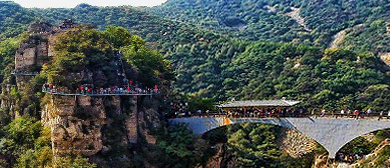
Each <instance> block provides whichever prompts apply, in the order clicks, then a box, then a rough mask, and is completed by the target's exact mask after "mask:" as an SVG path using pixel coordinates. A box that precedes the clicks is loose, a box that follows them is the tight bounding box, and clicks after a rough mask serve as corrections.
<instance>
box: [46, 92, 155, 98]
mask: <svg viewBox="0 0 390 168" xmlns="http://www.w3.org/2000/svg"><path fill="white" fill-rule="evenodd" d="M42 92H43V93H47V94H51V95H60V96H94V97H96V96H152V95H153V94H152V93H107V94H96V93H87V94H81V93H74V94H72V93H61V92H47V91H42Z"/></svg>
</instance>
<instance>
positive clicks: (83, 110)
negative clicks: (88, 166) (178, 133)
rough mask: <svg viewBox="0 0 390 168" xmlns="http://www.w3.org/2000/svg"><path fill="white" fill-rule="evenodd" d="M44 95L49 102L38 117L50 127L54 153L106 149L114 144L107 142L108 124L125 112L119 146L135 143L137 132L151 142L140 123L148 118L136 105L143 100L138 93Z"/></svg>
mask: <svg viewBox="0 0 390 168" xmlns="http://www.w3.org/2000/svg"><path fill="white" fill-rule="evenodd" d="M46 99H47V100H48V102H47V103H46V104H45V105H44V107H43V111H42V114H41V117H42V119H41V121H42V123H43V124H44V125H45V126H47V127H50V128H51V132H52V148H53V152H54V155H55V156H61V155H69V154H81V155H84V156H93V155H95V154H97V153H98V152H100V151H102V152H103V153H107V152H109V151H110V150H111V148H112V145H113V144H110V142H111V139H110V136H111V135H112V132H110V130H109V129H106V128H107V127H111V126H112V125H111V124H113V123H114V122H116V121H115V119H117V117H118V116H122V117H123V116H124V119H123V120H121V122H123V123H122V124H121V125H122V127H121V128H116V129H117V131H120V134H118V135H123V137H117V138H119V139H121V144H120V145H121V146H126V145H128V144H130V143H137V142H138V141H139V138H140V135H142V136H144V137H145V138H146V139H147V140H148V139H149V141H150V142H151V143H153V138H152V137H150V136H149V135H147V133H146V132H147V131H146V130H147V128H146V127H145V128H141V126H140V125H145V124H146V122H145V121H146V120H148V119H146V120H145V118H144V117H145V112H144V110H143V108H142V106H139V105H140V103H142V102H140V101H142V98H140V97H137V96H131V97H127V98H126V97H119V96H113V97H111V96H110V97H90V96H54V95H50V96H47V97H46ZM152 111H153V110H152ZM108 113H109V114H108ZM151 114H153V113H151ZM108 116H111V117H108ZM147 116H148V115H147ZM148 118H150V116H149V117H148ZM157 123H158V122H157ZM155 126H157V125H155ZM147 137H149V138H147ZM116 145H117V144H116Z"/></svg>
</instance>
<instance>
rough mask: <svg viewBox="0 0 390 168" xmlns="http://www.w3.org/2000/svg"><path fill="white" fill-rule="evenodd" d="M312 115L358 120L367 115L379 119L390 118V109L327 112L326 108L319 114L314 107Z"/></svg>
mask: <svg viewBox="0 0 390 168" xmlns="http://www.w3.org/2000/svg"><path fill="white" fill-rule="evenodd" d="M311 116H320V117H324V116H334V117H336V118H337V117H347V118H354V119H356V120H358V119H363V118H366V117H378V121H379V120H381V119H382V118H387V119H389V118H390V110H389V111H388V112H385V111H380V112H374V110H372V109H371V108H369V109H367V110H365V111H359V110H354V111H352V110H340V111H339V112H334V111H330V112H327V111H326V110H324V109H323V110H321V112H320V114H319V115H318V114H317V113H316V110H315V109H313V110H312V112H311Z"/></svg>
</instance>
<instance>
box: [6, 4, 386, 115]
mask: <svg viewBox="0 0 390 168" xmlns="http://www.w3.org/2000/svg"><path fill="white" fill-rule="evenodd" d="M291 7H292V8H291ZM388 8H389V4H388V3H386V2H385V1H379V0H378V1H343V0H342V1H313V2H305V1H300V0H293V1H283V2H280V1H273V0H255V1H249V0H248V1H227V0H224V1H211V0H202V1H192V0H190V1H181V0H170V1H168V2H166V3H165V4H163V5H162V6H158V7H154V8H134V7H130V6H121V7H104V8H102V7H94V6H90V5H87V4H80V5H78V6H77V7H75V8H72V9H56V8H52V9H25V8H22V7H20V6H19V5H17V4H14V3H9V2H7V3H4V2H2V7H1V9H2V10H3V11H6V13H7V14H6V16H8V18H9V16H17V14H20V13H21V12H24V13H23V16H24V17H25V19H23V22H19V21H18V20H16V19H19V17H15V19H8V20H5V21H3V22H2V24H3V25H9V27H10V28H11V27H13V28H17V29H20V31H21V30H23V29H25V28H26V24H27V23H28V22H30V20H34V19H37V18H43V19H46V20H48V21H50V22H52V23H54V24H58V23H59V22H60V21H61V20H62V19H65V18H72V19H74V20H75V21H76V22H77V23H79V24H91V25H94V26H97V27H98V29H104V28H105V26H107V25H116V26H123V27H125V28H127V29H129V30H130V31H131V32H132V33H134V34H137V35H140V36H141V37H143V38H145V40H146V41H147V45H148V46H149V47H152V48H156V49H159V50H160V52H161V53H162V54H164V55H165V57H166V58H168V59H170V60H171V61H172V63H173V65H174V69H175V72H176V74H175V75H176V81H175V82H174V83H173V87H174V88H175V90H177V91H178V92H183V93H186V94H188V93H192V94H195V95H199V96H200V95H202V96H205V97H208V98H214V99H215V100H217V101H219V100H222V101H223V100H227V99H229V98H236V99H268V98H281V97H288V98H291V99H299V100H304V101H305V102H307V104H306V105H307V106H329V107H341V106H348V105H346V104H348V103H347V102H350V101H358V102H361V103H359V105H358V106H359V108H363V107H365V106H366V105H368V104H373V102H377V104H380V107H381V108H382V107H383V108H387V107H388V105H387V103H379V102H386V100H387V99H388V98H387V97H386V96H383V95H382V96H380V97H376V96H375V93H376V92H382V91H386V90H388V87H389V86H388V85H389V81H388V80H387V76H388V68H387V66H386V65H385V64H384V63H383V62H382V61H381V60H380V59H379V57H377V55H378V53H386V52H387V51H388V47H387V45H386V44H387V43H388V41H389V33H387V32H386V26H387V22H386V18H387V17H388V16H389V12H388V11H389V10H386V9H388ZM294 12H295V15H293V14H292V13H294ZM296 14H298V15H296ZM299 19H304V21H303V22H302V20H299ZM17 24H19V25H20V26H16V25H17ZM359 24H361V25H363V26H361V27H359V28H356V25H359ZM353 27H355V28H353ZM347 28H350V29H348V30H346V35H345V37H343V39H341V40H340V43H339V44H338V46H339V47H340V48H341V49H330V50H325V47H327V46H328V44H329V43H330V42H332V40H333V39H332V37H333V35H335V34H336V33H338V32H339V31H341V30H344V29H347ZM17 29H16V30H17ZM10 30H11V29H10ZM12 30H13V29H12ZM16 34H17V33H16ZM2 35H3V36H15V34H14V33H10V32H8V31H5V32H2ZM313 46H316V47H313ZM11 60H12V56H11ZM346 88H347V89H346ZM372 90H375V91H372ZM327 100H332V101H327ZM323 101H326V102H328V103H327V104H323V103H320V102H323ZM374 104H375V103H374Z"/></svg>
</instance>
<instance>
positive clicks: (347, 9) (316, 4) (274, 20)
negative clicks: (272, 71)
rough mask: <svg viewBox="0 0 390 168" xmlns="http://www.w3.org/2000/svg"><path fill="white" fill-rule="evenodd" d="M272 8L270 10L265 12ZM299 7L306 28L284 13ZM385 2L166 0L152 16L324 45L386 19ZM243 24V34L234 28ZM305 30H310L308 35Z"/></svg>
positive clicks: (255, 37)
mask: <svg viewBox="0 0 390 168" xmlns="http://www.w3.org/2000/svg"><path fill="white" fill-rule="evenodd" d="M269 7H272V9H273V10H269ZM291 7H294V8H293V9H295V8H299V9H300V11H299V16H300V17H301V18H302V19H304V20H305V24H306V26H300V25H299V22H296V21H295V20H293V19H292V18H289V17H288V16H284V15H285V14H286V13H289V12H291V11H292V10H291ZM389 7H390V6H389V4H388V2H387V1H383V0H374V1H368V0H364V1H349V0H340V1H304V0H290V1H277V0H244V1H232V0H221V1H216V0H200V1H197V0H188V1H183V0H169V1H167V2H166V3H164V4H163V5H161V6H158V7H155V8H153V10H152V11H154V13H155V14H156V15H159V16H162V17H167V18H171V19H177V20H181V21H184V22H191V23H194V24H199V25H201V26H204V27H206V28H210V29H219V30H220V31H228V32H232V34H233V35H234V36H236V37H239V38H243V39H250V40H258V39H273V40H276V41H292V40H293V39H296V38H298V39H300V41H305V40H308V42H310V43H312V44H315V45H322V46H323V45H326V44H328V42H330V41H331V36H332V35H334V34H336V33H337V32H339V31H341V30H343V29H345V28H348V27H353V26H354V25H357V24H359V23H363V22H366V21H372V20H376V19H386V18H388V17H389V15H390V12H389V10H387V9H388V8H389ZM238 25H240V26H239V27H242V25H245V29H244V30H245V31H244V30H243V31H239V30H237V26H238ZM305 29H307V30H308V29H312V30H313V31H312V32H310V33H308V32H305Z"/></svg>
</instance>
